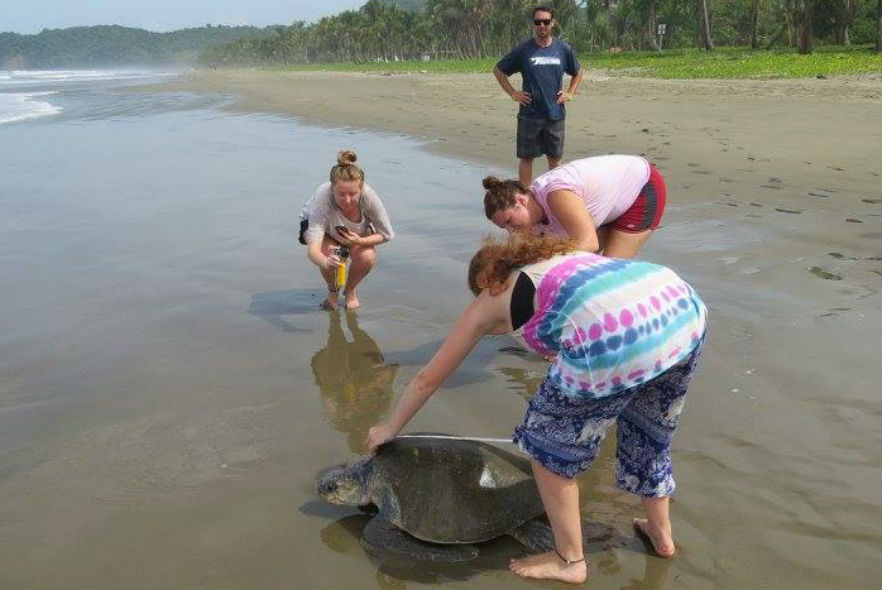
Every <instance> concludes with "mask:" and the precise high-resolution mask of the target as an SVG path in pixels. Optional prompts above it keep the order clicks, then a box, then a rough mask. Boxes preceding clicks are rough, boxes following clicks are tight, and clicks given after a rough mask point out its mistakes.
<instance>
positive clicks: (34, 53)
mask: <svg viewBox="0 0 882 590" xmlns="http://www.w3.org/2000/svg"><path fill="white" fill-rule="evenodd" d="M275 35H276V31H275V27H264V28H257V27H228V26H211V25H208V26H205V27H198V28H192V29H183V30H180V31H172V32H169V33H154V32H151V31H145V30H144V29H134V28H129V27H121V26H117V25H100V26H94V27H72V28H69V29H44V30H43V31H41V32H40V33H38V34H36V35H19V34H17V33H0V69H57V68H92V67H109V66H116V67H119V66H145V65H146V66H157V65H172V64H180V65H185V64H193V63H195V62H196V58H197V57H198V56H199V55H200V54H201V53H203V52H204V51H205V50H207V49H209V48H211V47H215V46H218V45H223V44H225V43H232V42H234V41H238V40H240V39H264V38H269V37H273V36H275Z"/></svg>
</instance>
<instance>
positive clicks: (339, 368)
mask: <svg viewBox="0 0 882 590" xmlns="http://www.w3.org/2000/svg"><path fill="white" fill-rule="evenodd" d="M342 315H345V316H346V326H347V327H348V328H349V332H350V334H351V335H352V341H351V342H350V341H349V340H347V338H346V335H345V333H344V331H343V323H342V320H341V314H339V313H331V314H329V317H330V326H329V327H328V344H327V346H325V347H324V348H322V349H321V350H319V351H318V352H316V353H315V354H314V355H313V357H312V361H311V363H310V365H311V366H312V373H313V375H314V376H315V383H316V385H318V388H319V390H321V392H322V409H323V411H324V414H325V417H326V418H327V420H328V422H330V424H331V426H332V427H333V428H334V429H335V430H337V431H339V432H342V433H345V434H346V435H347V442H348V444H349V450H351V451H352V452H353V453H363V452H364V451H365V444H364V443H365V437H366V436H367V431H368V428H370V427H371V426H373V425H374V424H376V423H377V422H379V421H380V419H381V418H382V417H383V416H384V415H385V414H386V412H387V411H388V410H389V406H390V404H391V403H392V399H393V389H392V386H393V384H394V382H395V374H396V373H397V372H398V365H397V364H394V363H393V364H387V363H386V362H385V357H384V356H383V352H382V351H381V350H380V347H379V346H377V343H376V342H374V340H373V338H371V337H370V336H369V335H368V333H367V332H365V331H364V330H362V329H361V328H359V326H358V321H357V319H356V315H355V314H354V313H352V312H347V313H345V314H342Z"/></svg>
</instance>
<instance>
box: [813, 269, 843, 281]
mask: <svg viewBox="0 0 882 590" xmlns="http://www.w3.org/2000/svg"><path fill="white" fill-rule="evenodd" d="M809 272H810V273H812V274H813V275H815V276H816V277H818V278H821V279H824V280H827V281H841V280H842V277H841V276H839V275H837V274H833V273H832V272H827V271H826V270H824V269H823V268H821V267H820V266H813V267H811V268H810V269H809Z"/></svg>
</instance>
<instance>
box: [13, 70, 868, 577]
mask: <svg viewBox="0 0 882 590" xmlns="http://www.w3.org/2000/svg"><path fill="white" fill-rule="evenodd" d="M170 75H172V73H163V72H101V71H93V72H2V71H0V179H2V182H0V588H22V589H24V588H47V587H89V588H117V587H175V588H365V587H368V588H371V587H375V588H390V589H391V588H396V589H397V588H422V587H426V588H428V587H437V586H438V585H440V584H443V585H445V586H448V587H454V588H460V587H461V588H475V587H479V588H513V587H523V588H531V587H534V585H533V584H530V583H527V582H524V581H521V580H518V579H516V578H514V577H512V576H511V574H510V573H509V572H508V571H507V570H506V567H505V566H506V563H507V560H508V557H510V556H512V555H514V554H517V553H518V552H519V551H520V549H519V548H518V546H517V545H516V544H515V543H513V542H510V541H506V540H502V541H499V542H497V543H492V544H490V546H489V547H488V548H487V551H486V554H485V555H483V556H482V558H481V560H480V561H479V562H478V563H476V564H472V565H459V566H426V565H424V564H413V563H389V562H384V561H378V560H376V559H375V558H373V557H370V556H368V555H367V554H366V553H365V551H364V550H363V549H362V548H361V546H360V545H359V542H358V538H359V534H360V530H361V528H362V527H363V526H364V524H365V522H366V518H367V517H365V516H364V515H361V514H359V513H358V512H357V511H356V510H348V509H343V508H339V507H331V506H326V505H323V504H321V503H319V502H318V501H317V500H316V499H315V495H314V493H313V490H312V482H313V477H314V475H315V473H316V472H317V471H319V470H320V469H321V468H323V467H326V466H328V465H331V464H334V463H338V462H340V461H342V460H346V459H348V458H350V457H352V456H353V454H354V453H360V452H361V451H362V450H363V447H362V443H363V438H364V434H365V431H366V429H367V428H368V427H369V426H370V425H372V424H374V423H376V422H377V421H378V420H380V419H381V418H382V417H383V416H385V414H386V413H387V412H388V411H389V409H390V407H391V404H392V402H393V400H394V399H395V396H396V392H400V391H401V390H402V389H403V387H404V384H405V383H406V382H407V380H409V379H410V378H411V377H412V376H413V374H414V373H415V372H416V370H417V369H418V368H419V367H420V366H421V365H422V364H423V363H424V362H426V361H427V360H428V359H429V358H430V357H431V355H432V354H433V353H434V351H435V350H436V348H437V346H438V345H439V344H440V342H441V341H442V340H443V338H444V337H445V336H446V333H447V330H448V329H449V326H450V325H451V324H452V322H453V321H454V319H455V317H456V315H457V313H458V312H459V310H460V309H461V308H462V306H463V304H464V303H465V302H467V301H468V300H469V298H470V296H469V294H468V292H467V289H466V287H465V271H466V264H467V262H468V260H469V258H470V256H471V254H472V252H473V251H474V249H475V247H476V246H477V244H478V242H479V240H480V238H481V236H482V235H484V234H485V233H489V232H490V231H491V229H492V228H491V226H490V225H489V224H488V223H487V222H486V220H484V219H483V212H482V207H481V201H480V194H481V190H480V179H481V178H482V177H483V176H484V175H485V174H487V173H490V172H493V173H501V174H508V173H509V172H507V171H499V170H488V169H486V168H482V167H479V166H475V165H473V164H470V163H466V162H461V161H457V160H453V159H447V158H441V157H436V156H432V155H430V154H428V153H427V152H425V151H424V150H422V149H420V148H421V144H420V143H419V142H417V141H414V140H413V139H409V138H406V137H400V136H395V135H389V134H377V133H367V132H364V131H361V130H355V129H348V128H344V127H341V128H336V129H323V128H317V127H311V126H308V125H305V124H302V123H301V122H298V121H296V120H294V119H290V118H285V117H279V116H271V115H260V114H241V113H236V112H234V111H230V110H228V109H227V108H226V107H228V106H229V105H230V104H231V102H232V101H231V99H230V97H225V96H197V95H193V94H187V93H155V92H144V91H142V90H138V89H137V86H138V85H141V84H147V83H152V82H156V81H160V80H163V79H166V78H168V77H169V76H170ZM133 86H134V87H135V88H132V87H133ZM342 148H352V149H355V150H356V151H357V152H358V154H359V161H360V163H362V164H363V166H364V167H365V169H366V172H367V181H368V183H370V184H371V185H372V186H373V187H374V188H375V189H377V191H378V193H379V194H380V196H381V198H382V199H383V201H384V203H385V205H386V207H387V209H388V210H389V213H390V216H391V218H392V221H393V224H394V226H395V230H396V232H397V237H396V239H395V240H394V241H393V242H391V243H390V244H387V245H384V246H382V247H381V248H380V249H379V251H378V254H379V263H378V266H377V268H376V270H375V271H374V272H373V273H372V274H371V275H370V276H369V277H368V279H367V280H366V282H365V283H364V285H363V287H362V288H361V289H360V295H361V299H362V303H363V308H362V309H361V310H359V311H358V312H357V313H354V314H328V313H324V312H320V311H319V310H318V303H319V302H320V301H321V298H322V297H323V296H324V293H323V286H322V282H321V280H320V278H319V276H318V273H317V271H316V270H315V268H314V267H313V266H312V265H311V264H310V263H309V262H308V261H306V259H305V255H304V252H303V249H302V247H301V246H300V245H299V244H298V243H297V235H296V230H297V216H298V213H299V210H300V208H301V206H302V204H303V202H304V201H305V200H306V199H307V198H308V197H309V195H310V194H311V192H312V190H313V188H314V187H315V186H316V185H318V184H319V183H321V182H323V181H324V180H325V179H326V178H327V172H328V169H329V167H330V165H331V164H332V163H333V162H334V158H335V154H336V152H337V151H338V150H339V149H342ZM666 215H667V214H666ZM669 219H670V222H669V225H668V228H667V230H666V231H667V233H665V234H660V236H659V238H658V239H656V238H653V242H652V243H651V244H650V246H651V248H650V249H648V250H647V251H648V252H650V253H651V254H652V256H653V257H657V258H658V259H662V260H675V261H677V262H678V264H682V266H683V267H684V268H685V269H686V271H687V272H691V274H687V276H689V278H690V280H693V281H694V282H695V283H696V284H697V285H699V290H701V292H702V294H703V296H704V297H705V299H706V300H707V301H708V303H709V305H710V307H711V309H712V313H711V316H712V322H715V324H714V329H715V331H714V332H713V333H712V335H711V341H710V346H709V348H708V351H707V352H706V353H705V358H704V360H703V363H704V366H703V368H702V371H701V372H700V374H699V377H698V379H697V384H696V386H695V388H694V389H695V391H696V392H699V393H698V394H696V395H693V396H692V398H691V399H690V402H689V409H688V411H687V414H688V416H687V417H686V418H685V419H684V428H683V429H682V430H681V432H680V433H679V434H678V439H677V442H676V443H675V462H676V467H677V469H678V472H677V473H678V478H682V482H684V483H683V484H682V488H681V489H680V490H678V495H677V497H676V498H675V502H674V508H673V510H674V523H675V527H676V531H677V538H678V541H679V543H680V544H681V545H680V555H679V557H678V558H677V559H675V560H661V559H658V558H655V557H652V556H649V555H647V554H646V552H645V550H644V548H643V546H642V544H640V542H639V541H637V540H635V539H633V538H630V535H631V531H630V525H629V523H630V518H631V517H632V516H634V515H637V514H638V513H639V512H638V509H639V506H638V503H637V502H636V500H635V499H633V498H630V497H628V496H625V495H623V494H619V493H617V492H616V491H615V490H614V489H613V487H612V483H613V481H614V458H613V456H612V454H611V452H612V449H611V448H610V447H609V446H607V447H606V448H605V449H604V451H603V452H602V454H601V456H600V457H599V459H598V461H597V462H596V464H595V466H594V468H592V469H591V470H590V471H589V473H588V474H586V475H585V476H584V477H583V478H582V479H581V482H580V483H581V488H582V491H583V497H582V504H583V508H584V509H585V511H586V515H587V516H588V517H589V518H591V519H594V520H600V521H602V522H604V523H610V524H612V525H614V526H616V527H617V528H618V529H619V531H620V532H622V533H623V534H625V535H626V536H628V537H629V539H630V540H629V541H628V543H626V545H625V546H624V547H619V548H614V549H607V548H604V547H603V546H602V544H600V545H599V546H598V547H597V548H596V551H595V552H594V553H592V555H591V556H590V557H591V559H592V561H593V566H592V570H591V576H592V577H591V580H590V582H589V584H591V585H594V586H596V587H604V588H606V587H610V588H657V587H672V588H708V587H725V588H736V587H758V588H759V587H762V588H780V587H800V588H807V587H813V588H825V587H834V586H836V587H871V586H873V583H874V582H875V581H878V580H879V579H880V577H879V573H880V572H879V567H877V566H878V541H879V517H880V505H879V501H878V498H876V497H875V496H876V494H874V492H873V490H874V489H877V487H878V486H876V485H875V483H874V482H876V481H877V480H878V475H879V470H880V465H879V461H878V457H879V454H878V444H877V443H878V440H879V424H878V416H879V409H878V396H877V394H873V393H870V392H869V389H868V388H856V389H855V390H854V391H842V392H839V391H834V392H831V394H830V396H819V397H817V398H815V399H804V398H802V397H799V394H800V385H799V384H800V383H801V381H800V380H799V379H800V377H801V376H802V375H804V374H807V373H802V372H799V371H802V369H799V367H800V366H801V364H804V363H809V362H819V361H817V360H815V361H810V360H804V359H803V357H801V356H799V357H798V358H795V359H789V358H788V359H787V363H788V364H787V366H784V364H783V363H778V361H777V360H774V359H773V360H770V361H769V363H768V364H769V365H770V366H768V367H765V370H764V371H757V374H756V375H754V373H753V367H754V366H755V365H747V364H746V363H747V361H746V360H745V359H746V358H748V354H754V353H756V351H755V350H754V348H756V347H760V350H762V346H767V347H775V349H776V350H779V349H781V348H782V347H783V348H786V347H787V346H791V347H792V346H794V345H795V344H794V342H788V334H799V335H801V334H805V333H810V334H818V333H824V332H823V331H822V330H823V328H824V324H822V323H821V324H819V328H818V329H815V328H812V330H813V331H808V330H807V329H806V330H805V331H796V332H787V330H789V329H791V328H790V326H797V328H798V329H799V330H803V328H802V327H801V326H803V325H805V323H806V320H805V319H804V318H803V317H802V316H801V315H799V309H797V308H796V307H794V306H792V305H790V301H791V299H790V298H789V295H788V296H787V297H780V296H779V295H777V294H775V293H773V292H772V291H771V289H769V290H768V292H765V293H763V294H762V296H761V297H760V299H759V303H760V307H758V308H756V309H759V310H760V311H757V312H755V313H763V312H762V310H773V311H774V314H769V313H768V312H765V313H766V314H767V315H769V316H770V317H772V320H770V321H772V322H773V326H774V330H771V331H770V332H771V333H772V337H771V338H770V337H769V334H768V333H766V334H764V335H763V336H762V337H763V338H765V341H766V344H761V343H762V339H761V338H760V336H757V335H755V334H753V333H751V332H750V331H749V330H748V329H747V328H745V326H748V327H749V326H750V325H749V324H746V323H743V322H741V320H742V319H743V318H742V317H741V316H740V314H742V313H743V310H744V309H745V306H746V304H745V303H744V301H748V302H751V301H749V300H748V299H747V298H746V297H749V296H750V294H751V293H750V289H747V290H745V289H742V290H739V289H738V285H737V284H735V283H732V282H727V280H725V279H724V280H716V279H711V278H709V275H710V272H708V273H706V274H703V273H701V272H697V271H696V268H699V269H700V268H701V266H700V264H707V265H719V264H720V263H719V262H715V260H717V259H716V258H714V257H720V258H719V260H726V258H725V257H727V256H731V255H732V252H730V251H729V250H726V248H730V249H736V248H738V247H741V246H740V245H739V244H734V245H731V246H730V245H728V244H726V243H725V241H722V242H721V241H720V240H719V239H716V238H717V236H716V235H715V234H722V233H724V231H726V230H727V228H725V227H721V225H720V224H719V223H716V224H706V225H701V224H697V223H696V224H693V225H690V223H691V222H692V221H693V220H692V219H690V218H689V212H688V211H686V212H684V211H683V210H682V209H681V210H679V211H678V210H677V204H676V203H673V206H672V209H671V213H670V217H669ZM703 227H704V228H710V229H701V228H703ZM696 228H698V229H696ZM728 229H731V228H728ZM712 234H714V235H712ZM707 250H712V251H713V252H712V254H710V255H708V254H702V252H706V251H707ZM736 253H737V252H736ZM702 256H704V258H702ZM695 260H704V262H700V263H698V264H696V263H695V262H694V261H695ZM690 264H692V266H691V267H690ZM800 272H802V271H800ZM802 274H805V273H802ZM751 303H753V302H751ZM781 309H786V310H788V313H790V312H789V310H790V309H795V310H796V311H795V312H793V313H794V314H796V315H794V316H793V317H791V316H789V315H785V314H784V313H783V312H781V311H780V310H781ZM775 314H778V315H775ZM821 321H826V320H821ZM799 322H802V323H799ZM858 329H860V327H859V326H858ZM778 335H781V336H780V338H778ZM808 340H809V339H808V338H806V337H804V336H800V338H799V343H798V344H800V345H803V346H804V347H803V348H800V350H804V349H805V348H807V349H808V350H810V351H812V350H814V349H812V348H811V346H808V345H805V342H807V341H808ZM770 341H771V344H769V342H770ZM780 341H784V344H780ZM809 344H810V343H809ZM511 345H512V341H510V340H508V339H505V338H491V339H487V340H486V341H485V342H483V343H482V344H481V345H480V346H479V347H478V349H477V350H476V351H475V352H474V353H473V354H472V355H471V356H470V357H469V359H468V360H467V361H466V363H465V364H464V366H463V367H462V368H461V369H460V370H459V371H457V373H456V374H455V375H453V376H452V377H451V379H450V380H449V381H448V383H446V384H445V386H444V388H443V391H441V392H440V393H439V395H437V396H436V397H435V398H434V399H433V400H432V402H431V403H430V404H428V405H427V406H426V407H425V409H424V410H423V411H422V412H421V414H420V415H419V416H418V417H417V419H416V420H414V422H413V423H412V424H411V425H410V428H411V429H412V430H431V431H443V432H456V433H460V434H466V435H473V436H492V437H499V436H506V435H508V433H509V432H510V430H511V428H512V426H513V425H514V424H515V423H517V422H518V421H519V420H520V418H521V416H522V414H523V408H524V404H525V401H526V400H527V399H528V398H529V396H530V395H531V394H532V393H533V392H534V391H535V389H536V387H537V386H538V384H539V383H540V381H541V379H542V376H543V372H544V369H545V364H544V363H542V362H541V361H538V360H536V359H532V358H523V357H522V356H520V355H519V354H512V351H511V349H510V348H509V347H510V346H511ZM715 346H717V347H718V348H717V349H715V348H714V347H715ZM725 347H728V348H725ZM720 350H728V351H732V350H735V351H739V353H738V354H734V353H729V354H720ZM516 352H517V351H515V353H516ZM756 354H759V353H756ZM800 354H801V353H800ZM776 358H780V357H776ZM805 358H809V357H808V356H806V357H805ZM818 358H820V357H818ZM856 358H857V360H856V361H855V362H856V363H857V364H858V366H856V367H855V368H854V372H855V373H856V374H860V375H863V374H864V373H866V372H867V371H866V367H865V366H863V362H862V361H861V360H860V359H861V358H862V357H860V356H857V357H856ZM751 362H759V361H756V360H754V361H751ZM791 363H792V364H791ZM792 366H796V367H797V368H798V371H796V372H795V371H793V370H792V369H791V367H792ZM820 366H821V367H822V368H823V367H826V365H820ZM839 370H846V369H839ZM746 371H750V372H749V373H748V372H746ZM795 375H796V376H795ZM825 376H829V378H830V381H831V382H835V376H836V375H835V374H834V373H832V372H830V371H827V372H825ZM806 378H807V377H806ZM748 379H749V380H750V382H749V384H748V381H747V380H748ZM861 379H863V377H862V378H861ZM864 381H868V379H866V380H858V383H859V384H861V385H862V384H863V382H864ZM748 387H750V389H749V390H748V389H747V388H748ZM738 388H744V389H745V394H739V389H738ZM747 391H750V392H751V393H750V395H747V394H746V393H747ZM876 585H878V584H876Z"/></svg>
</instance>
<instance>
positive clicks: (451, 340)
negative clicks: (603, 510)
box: [367, 232, 707, 583]
mask: <svg viewBox="0 0 882 590" xmlns="http://www.w3.org/2000/svg"><path fill="white" fill-rule="evenodd" d="M574 247H575V244H574V242H573V241H572V240H566V239H560V238H537V237H534V236H529V235H527V234H524V233H521V232H519V233H518V234H515V235H513V236H511V237H509V240H508V242H507V243H493V242H489V243H487V244H486V245H485V246H484V247H482V248H481V249H480V250H479V251H478V253H477V254H475V256H474V257H473V258H472V261H471V264H470V266H469V288H470V289H471V290H472V292H473V293H475V295H476V298H475V300H474V301H472V303H471V304H469V306H468V307H467V308H466V309H465V311H464V312H463V313H462V315H461V316H460V317H459V319H458V320H457V322H456V325H455V326H454V327H453V330H452V331H451V333H450V335H449V336H448V337H447V340H446V341H445V342H444V344H443V345H442V346H441V348H440V349H439V350H438V352H437V353H436V354H435V356H434V357H432V360H431V361H429V364H428V365H426V366H425V367H424V368H423V369H422V370H421V371H420V372H419V373H418V374H417V375H416V377H414V379H413V380H412V381H411V382H410V384H409V385H408V386H407V389H406V390H405V392H404V394H403V395H402V396H401V399H400V400H399V401H398V403H397V404H396V407H395V411H394V413H393V415H392V417H391V418H390V419H389V421H388V422H386V423H384V424H381V425H378V426H375V427H373V428H371V429H370V431H369V432H368V441H367V443H368V448H369V449H371V450H373V449H376V447H377V446H378V445H380V444H382V443H383V442H384V441H387V440H389V439H391V438H393V437H395V436H396V435H397V434H398V433H399V432H400V431H401V429H402V428H403V427H404V425H405V424H407V422H408V420H410V419H411V417H413V415H414V414H415V413H416V412H417V410H419V409H420V407H422V405H423V404H424V403H425V402H426V400H428V399H429V397H430V396H431V395H432V394H433V393H434V392H435V390H436V389H437V388H438V387H439V386H440V385H441V384H442V383H443V382H444V380H445V379H446V378H447V377H448V376H449V375H450V374H451V373H452V372H453V371H454V370H455V369H456V368H457V367H458V366H459V365H460V363H462V361H463V359H464V358H465V357H466V356H467V355H468V353H469V352H470V351H471V350H472V348H474V346H475V345H476V344H477V342H478V341H479V340H480V339H481V337H482V336H484V335H486V334H504V333H510V332H514V333H515V334H516V335H520V336H522V338H523V340H524V341H525V343H526V345H527V346H529V347H530V348H532V349H533V350H535V351H536V352H538V353H539V354H542V355H548V354H553V355H554V356H555V361H554V362H553V364H552V365H551V367H550V368H549V370H548V373H547V374H546V376H545V379H544V381H543V383H542V385H541V386H540V387H539V390H538V391H537V393H536V395H535V396H534V397H533V398H532V400H531V401H530V404H529V407H528V409H527V412H526V415H525V417H524V420H523V423H522V424H521V425H520V426H518V427H517V428H516V429H515V431H514V435H513V440H514V441H515V442H517V443H518V445H519V446H520V449H521V451H523V452H524V453H526V454H527V455H529V456H530V457H531V459H532V466H533V473H534V474H535V477H536V483H537V485H538V488H539V494H540V496H541V497H542V502H543V504H544V506H545V511H546V513H547V514H548V519H549V521H550V522H551V527H552V530H553V532H554V541H555V550H554V551H552V552H549V553H543V554H540V555H534V556H530V557H527V558H524V559H518V560H513V561H512V562H511V565H510V569H511V570H512V571H513V572H515V573H516V574H518V575H519V576H523V577H528V578H542V579H556V580H563V581H567V582H575V583H581V582H583V581H584V580H585V578H586V576H587V565H586V563H585V556H584V554H583V546H582V530H581V518H580V514H579V488H578V486H577V484H576V482H575V480H574V479H573V478H574V477H576V476H577V475H578V474H579V473H581V472H582V471H584V470H585V469H587V468H588V467H589V466H590V465H591V462H592V461H593V460H594V457H595V455H596V454H597V451H598V448H599V447H600V443H601V442H602V441H603V438H604V435H605V434H606V430H607V429H608V428H609V427H610V426H611V425H612V424H613V423H614V422H615V423H616V424H617V426H618V441H617V442H618V444H617V450H616V459H617V470H616V480H617V484H618V486H619V487H620V488H622V489H624V490H626V491H628V492H631V493H633V494H637V495H638V496H640V497H641V498H642V501H643V507H644V509H645V511H646V518H645V519H635V521H634V525H635V527H637V528H638V529H639V531H641V532H642V533H643V534H645V535H647V536H648V537H649V538H650V540H651V541H652V543H653V545H654V547H655V550H656V551H657V552H658V554H659V555H662V556H665V557H670V556H672V555H673V554H674V542H673V538H672V536H671V522H670V519H669V516H668V499H669V497H670V496H671V494H672V493H673V491H674V479H673V472H672V468H671V455H670V448H671V438H672V437H673V435H674V431H675V429H676V427H677V422H678V418H679V415H680V412H681V410H682V409H683V402H684V397H685V395H686V388H687V386H688V385H689V382H690V380H691V378H692V374H693V372H694V370H695V367H696V364H697V362H698V356H699V351H700V349H701V344H702V342H703V340H704V334H705V321H706V315H707V311H706V309H705V306H704V304H703V303H702V301H701V299H700V298H699V297H698V295H697V294H696V293H695V291H694V290H693V288H692V287H691V286H689V285H688V284H687V283H686V282H685V281H683V279H681V278H680V277H678V276H677V275H676V274H675V273H674V272H673V271H672V270H670V269H668V268H666V267H664V266H659V265H656V264H649V263H647V262H637V261H633V260H620V259H610V258H605V257H602V256H599V255H597V254H592V253H587V252H581V251H574Z"/></svg>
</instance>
